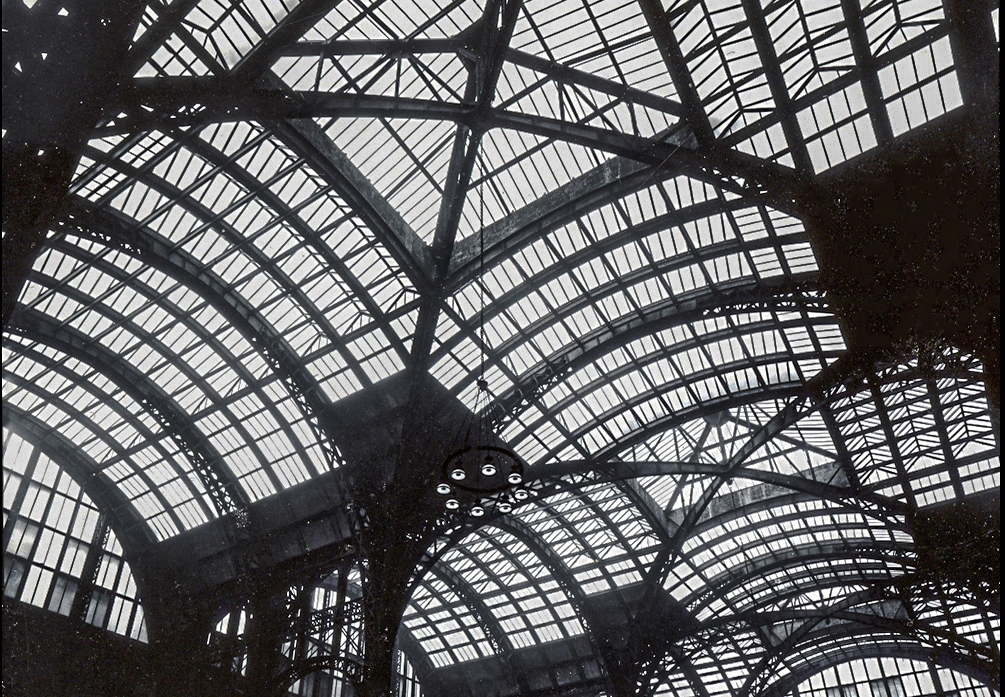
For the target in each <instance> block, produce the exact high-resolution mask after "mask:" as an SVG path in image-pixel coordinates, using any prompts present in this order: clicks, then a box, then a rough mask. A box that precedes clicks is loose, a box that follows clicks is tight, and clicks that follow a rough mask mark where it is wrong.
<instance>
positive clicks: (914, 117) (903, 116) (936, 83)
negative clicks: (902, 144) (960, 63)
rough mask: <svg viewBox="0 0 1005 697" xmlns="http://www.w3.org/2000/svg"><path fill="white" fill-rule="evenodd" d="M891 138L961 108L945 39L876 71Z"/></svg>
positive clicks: (949, 51)
mask: <svg viewBox="0 0 1005 697" xmlns="http://www.w3.org/2000/svg"><path fill="white" fill-rule="evenodd" d="M879 81H880V86H881V88H882V90H883V97H884V99H885V101H886V103H887V111H888V112H889V114H890V124H891V126H892V127H893V134H894V136H898V135H900V134H901V133H904V132H906V131H908V130H912V129H915V128H917V127H918V126H920V125H922V124H924V123H927V122H928V121H931V120H933V119H935V118H936V117H938V116H941V115H942V114H944V113H946V112H949V111H952V110H953V109H955V108H957V107H959V106H962V105H963V97H962V96H961V94H960V88H959V83H958V82H957V79H956V72H955V70H954V69H953V58H952V51H951V50H950V47H949V38H948V37H944V38H942V39H939V40H938V41H936V42H935V43H933V44H931V45H929V46H925V47H923V48H921V49H919V50H917V51H915V52H914V53H912V54H910V55H908V56H906V57H904V58H902V59H900V60H898V61H897V62H895V63H893V64H892V65H890V66H887V67H885V68H883V69H882V70H880V71H879Z"/></svg>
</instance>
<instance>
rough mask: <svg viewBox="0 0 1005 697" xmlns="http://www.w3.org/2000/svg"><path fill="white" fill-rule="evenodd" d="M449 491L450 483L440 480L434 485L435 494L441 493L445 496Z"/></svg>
mask: <svg viewBox="0 0 1005 697" xmlns="http://www.w3.org/2000/svg"><path fill="white" fill-rule="evenodd" d="M450 491H451V489H450V485H449V484H447V483H446V482H440V483H439V484H437V485H436V493H437V494H441V495H443V496H446V495H447V494H449V493H450Z"/></svg>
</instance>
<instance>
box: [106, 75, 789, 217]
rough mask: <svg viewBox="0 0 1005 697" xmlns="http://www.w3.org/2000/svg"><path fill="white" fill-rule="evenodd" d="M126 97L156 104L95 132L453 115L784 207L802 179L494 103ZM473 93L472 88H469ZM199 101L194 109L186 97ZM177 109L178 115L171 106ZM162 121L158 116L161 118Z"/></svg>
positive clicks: (722, 152)
mask: <svg viewBox="0 0 1005 697" xmlns="http://www.w3.org/2000/svg"><path fill="white" fill-rule="evenodd" d="M126 94H127V96H125V97H124V101H125V102H126V103H125V104H124V105H123V106H122V107H116V108H117V109H119V110H120V111H126V110H128V109H130V106H129V104H130V103H140V104H144V105H146V106H147V107H148V108H155V109H156V111H154V112H151V113H147V112H145V111H140V112H135V113H136V115H135V116H134V115H129V116H127V117H124V119H123V121H122V122H121V125H111V126H106V127H103V128H102V129H99V131H98V132H97V133H98V134H99V135H114V134H117V133H123V132H131V131H135V130H137V129H143V128H150V127H152V126H154V125H157V126H158V127H159V128H166V127H171V126H174V127H176V128H181V127H184V126H190V125H195V124H206V123H212V122H225V121H245V120H252V121H259V122H262V123H273V122H276V121H283V120H297V119H306V118H325V117H327V118H382V119H395V118H397V119H402V118H404V119H427V120H444V121H453V122H455V123H458V124H463V125H464V126H466V127H468V128H469V129H473V130H477V131H478V132H480V133H484V132H486V131H488V130H491V129H495V128H501V129H506V130H511V131H517V132H521V133H528V134H533V135H537V136H541V137H543V138H549V139H554V140H561V141H566V142H569V143H574V144H577V145H581V146H584V147H587V148H592V149H595V150H599V151H602V152H607V153H610V154H612V155H619V156H622V157H626V158H628V159H631V160H635V161H637V162H641V163H644V164H648V165H653V166H656V167H658V168H669V169H670V170H672V171H675V172H677V173H681V174H688V175H690V176H693V177H695V178H697V179H700V180H702V181H705V182H708V183H710V184H713V185H717V186H720V187H722V188H723V189H724V190H726V191H730V192H732V193H734V194H739V195H743V196H755V197H756V196H761V197H764V198H766V199H768V200H770V201H771V203H772V205H774V206H776V207H778V208H780V209H781V210H789V211H791V210H794V207H793V200H794V196H795V195H796V194H797V192H799V191H800V190H801V189H802V188H803V186H804V184H805V182H804V180H803V178H802V177H801V176H800V175H799V174H798V173H797V172H795V171H794V170H792V169H791V168H789V167H786V166H784V165H780V164H777V163H773V162H769V161H767V160H761V159H759V158H757V157H754V156H752V155H747V154H745V153H741V152H739V151H735V150H727V149H725V148H713V149H711V150H708V151H699V150H693V149H691V148H689V147H683V146H682V145H680V144H679V143H674V142H672V141H666V140H661V139H659V138H648V137H644V136H640V135H635V134H631V133H623V132H620V131H613V130H610V129H608V128H601V127H598V126H593V125H588V124H581V123H574V122H570V121H562V120H560V119H555V118H550V117H545V116H539V115H533V116H531V115H528V114H522V113H519V112H514V111H509V110H506V109H499V108H497V107H482V108H476V107H475V106H472V105H471V104H451V103H446V102H434V101H429V100H424V99H414V98H405V97H401V98H399V97H385V96H379V95H370V94H349V95H346V94H332V93H316V92H303V91H290V90H279V89H271V88H259V89H254V90H243V91H240V92H236V93H235V92H234V91H233V89H232V88H229V86H228V85H227V84H226V83H224V82H222V81H221V79H220V78H173V79H167V78H158V79H157V81H156V82H154V83H152V82H149V81H147V82H144V81H143V79H138V80H137V82H135V83H134V84H133V85H131V86H130V87H129V88H128V90H127V93H126ZM472 97H473V95H472ZM194 104H198V105H199V110H196V111H194V112H192V111H190V110H188V109H187V107H188V105H194ZM179 112H180V113H181V115H180V116H175V115H174V114H176V113H179ZM162 122H163V123H162Z"/></svg>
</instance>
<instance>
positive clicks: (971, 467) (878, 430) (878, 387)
mask: <svg viewBox="0 0 1005 697" xmlns="http://www.w3.org/2000/svg"><path fill="white" fill-rule="evenodd" d="M975 367H976V369H977V370H979V366H975ZM833 411H834V415H835V418H836V420H837V423H838V424H839V428H840V431H841V434H842V438H843V439H844V441H845V443H846V444H847V448H848V452H849V455H850V457H851V459H852V462H853V463H854V466H855V469H856V471H857V472H858V473H859V478H860V480H861V481H862V483H863V484H864V485H866V486H868V487H869V488H871V489H873V490H874V491H877V492H879V493H882V494H884V495H887V496H891V497H898V498H899V497H903V498H905V499H906V500H908V501H910V502H911V503H913V504H916V505H917V506H919V507H924V506H928V505H932V504H935V503H938V502H941V501H945V500H948V499H953V498H962V497H963V496H966V495H969V494H973V493H975V492H979V491H986V490H988V489H993V488H996V487H999V486H1000V485H1001V464H1000V461H999V457H998V446H997V443H996V442H995V436H994V433H993V430H992V423H991V415H990V412H989V409H988V402H987V396H986V393H985V390H984V385H983V384H982V383H981V382H978V381H977V380H976V379H959V378H955V377H938V376H937V375H936V376H933V377H931V378H928V379H917V378H914V379H906V380H890V381H878V380H874V381H873V382H872V384H871V385H870V386H866V387H865V389H862V390H860V391H857V392H854V393H853V394H849V395H847V396H845V397H843V398H842V399H840V400H838V401H837V402H835V404H834V406H833Z"/></svg>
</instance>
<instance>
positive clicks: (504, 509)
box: [496, 501, 513, 513]
mask: <svg viewBox="0 0 1005 697" xmlns="http://www.w3.org/2000/svg"><path fill="white" fill-rule="evenodd" d="M496 508H497V509H498V510H499V512H500V513H509V512H510V511H512V510H513V504H512V503H510V502H509V501H503V502H502V503H500V504H499V505H498V506H497V507H496Z"/></svg>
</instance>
